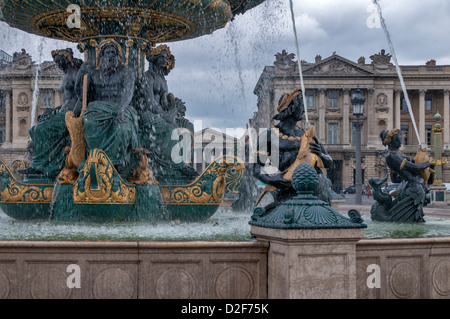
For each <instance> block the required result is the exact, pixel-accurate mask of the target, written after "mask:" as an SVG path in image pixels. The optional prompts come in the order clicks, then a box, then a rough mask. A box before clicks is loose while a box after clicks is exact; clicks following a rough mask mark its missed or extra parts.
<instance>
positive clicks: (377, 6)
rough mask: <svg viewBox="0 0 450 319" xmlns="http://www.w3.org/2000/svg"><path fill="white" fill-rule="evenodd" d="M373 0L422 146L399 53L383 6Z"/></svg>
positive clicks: (376, 0)
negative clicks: (396, 51)
mask: <svg viewBox="0 0 450 319" xmlns="http://www.w3.org/2000/svg"><path fill="white" fill-rule="evenodd" d="M372 1H373V4H374V5H375V6H376V8H377V11H378V15H379V17H380V22H381V26H382V28H383V30H384V34H385V35H386V39H387V41H388V44H389V48H390V50H391V54H392V59H393V60H394V64H395V68H396V70H397V74H398V77H399V79H400V84H401V86H402V90H403V95H404V97H405V100H406V104H407V106H408V111H409V115H410V116H411V121H412V124H413V126H414V131H415V133H416V136H417V140H418V141H419V145H420V146H422V142H421V141H420V135H419V132H418V130H417V125H416V120H415V119H414V114H413V111H412V107H411V102H410V100H409V97H408V91H407V90H406V85H405V81H404V80H403V76H402V71H401V69H400V66H399V64H398V61H397V55H396V54H395V50H394V45H393V44H392V40H391V36H390V34H389V31H388V29H387V26H386V21H385V20H384V18H383V13H382V11H381V6H380V4H379V3H378V0H372Z"/></svg>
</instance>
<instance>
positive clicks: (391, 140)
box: [380, 128, 402, 149]
mask: <svg viewBox="0 0 450 319" xmlns="http://www.w3.org/2000/svg"><path fill="white" fill-rule="evenodd" d="M380 138H381V142H382V143H383V145H384V146H388V147H389V148H392V149H398V148H400V147H401V146H402V134H401V131H400V130H399V129H398V128H397V129H393V130H390V131H389V130H383V131H381V132H380Z"/></svg>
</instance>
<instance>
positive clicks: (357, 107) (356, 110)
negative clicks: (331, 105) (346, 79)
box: [352, 89, 366, 205]
mask: <svg viewBox="0 0 450 319" xmlns="http://www.w3.org/2000/svg"><path fill="white" fill-rule="evenodd" d="M365 102H366V99H365V98H363V96H362V94H361V90H360V89H357V90H356V91H355V92H354V93H353V96H352V105H353V115H355V116H356V122H355V123H353V125H354V127H355V129H356V143H355V144H356V145H355V146H356V167H355V191H356V198H355V199H356V202H355V204H356V205H361V204H362V181H361V127H362V126H363V123H361V122H360V120H359V118H360V116H361V115H363V114H364V103H365Z"/></svg>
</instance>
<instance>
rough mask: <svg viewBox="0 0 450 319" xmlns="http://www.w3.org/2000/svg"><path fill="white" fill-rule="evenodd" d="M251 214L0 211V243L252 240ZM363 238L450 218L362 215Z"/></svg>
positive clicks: (434, 225) (416, 232)
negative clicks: (60, 216)
mask: <svg viewBox="0 0 450 319" xmlns="http://www.w3.org/2000/svg"><path fill="white" fill-rule="evenodd" d="M250 217H251V213H250V212H232V211H229V210H219V211H217V213H215V214H214V215H213V216H212V217H210V218H208V219H207V220H204V221H200V222H182V221H180V220H174V221H168V222H159V223H154V224H149V223H127V222H116V223H101V224H99V223H87V222H85V223H65V222H54V221H45V220H43V221H17V220H14V219H13V218H11V217H8V216H7V215H6V214H4V213H3V212H0V240H48V241H58V240H114V241H121V240H158V241H160V240H233V241H239V240H251V239H252V236H251V233H250V225H249V224H248V222H249V220H250ZM363 218H364V221H365V223H366V224H367V228H366V229H365V230H364V234H365V238H366V239H376V238H425V237H442V236H450V219H446V218H437V217H427V216H426V217H425V220H426V222H425V223H424V224H395V223H383V222H376V221H372V220H371V219H370V216H369V215H363Z"/></svg>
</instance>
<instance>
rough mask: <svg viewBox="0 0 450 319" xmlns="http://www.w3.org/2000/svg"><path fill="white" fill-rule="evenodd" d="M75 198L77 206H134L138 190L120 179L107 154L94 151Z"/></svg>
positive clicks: (76, 188) (86, 165) (85, 165)
mask: <svg viewBox="0 0 450 319" xmlns="http://www.w3.org/2000/svg"><path fill="white" fill-rule="evenodd" d="M73 198H74V203H75V204H134V202H135V198H136V188H135V185H132V184H128V183H126V182H125V181H124V180H123V179H122V177H120V175H119V173H118V172H117V170H116V169H115V168H114V166H113V164H112V163H111V160H110V159H109V158H108V156H107V155H106V154H105V152H103V151H102V150H100V149H94V150H92V151H91V152H90V154H89V157H88V158H87V160H86V163H85V164H84V166H83V168H82V170H81V172H80V176H79V178H78V180H77V182H76V183H75V187H74V188H73Z"/></svg>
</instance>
